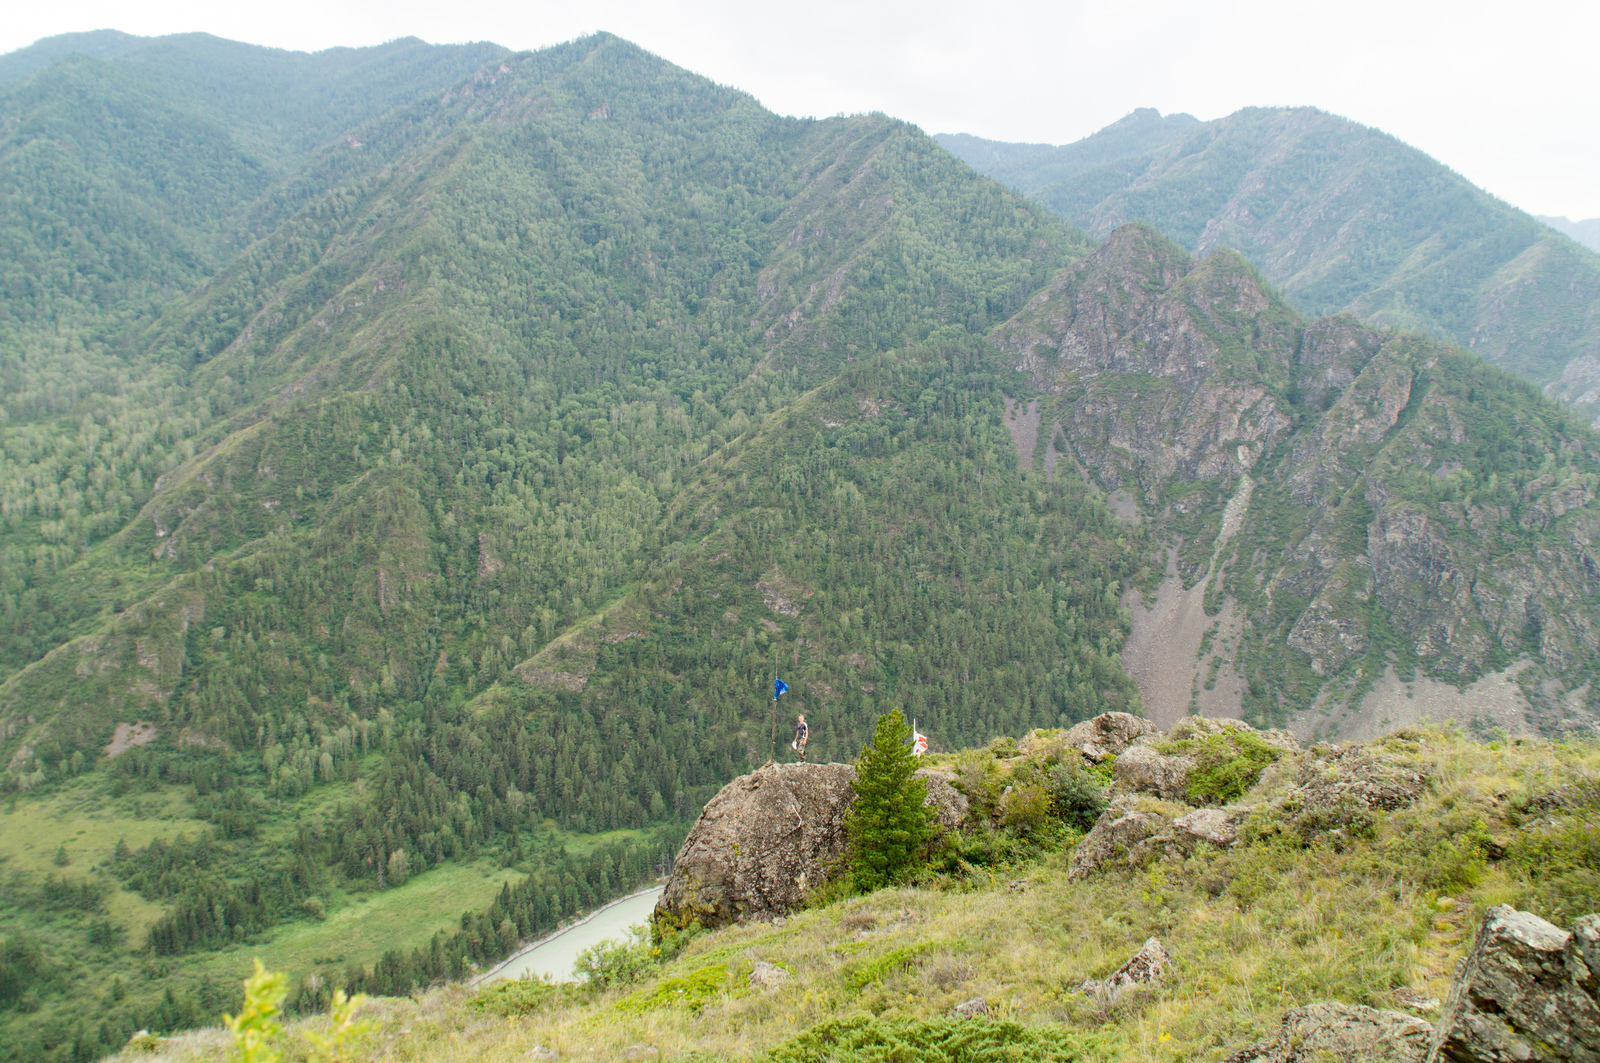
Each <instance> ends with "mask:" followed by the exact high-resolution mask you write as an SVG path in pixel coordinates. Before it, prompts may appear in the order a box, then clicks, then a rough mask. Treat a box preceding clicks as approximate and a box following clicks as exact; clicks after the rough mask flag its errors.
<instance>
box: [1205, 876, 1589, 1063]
mask: <svg viewBox="0 0 1600 1063" xmlns="http://www.w3.org/2000/svg"><path fill="white" fill-rule="evenodd" d="M1397 995H1398V994H1397ZM1434 1003H1435V1002H1433V1001H1428V1002H1427V1004H1429V1005H1432V1004H1434ZM1321 1059H1348V1060H1361V1061H1367V1060H1373V1061H1392V1063H1535V1061H1540V1063H1600V915H1586V916H1584V917H1583V918H1581V919H1579V920H1578V921H1577V922H1576V923H1575V924H1574V925H1573V928H1572V931H1571V932H1570V933H1569V932H1567V931H1565V930H1562V929H1561V928H1559V927H1557V926H1555V925H1553V924H1551V923H1549V922H1546V921H1545V920H1543V919H1540V918H1539V917H1538V916H1536V915H1533V914H1532V913H1529V912H1519V911H1517V910H1515V909H1513V908H1510V907H1508V906H1506V905H1496V906H1495V907H1493V908H1490V909H1489V911H1488V912H1486V913H1485V914H1484V919H1483V923H1482V925H1480V926H1479V928H1478V933H1477V936H1476V937H1475V938H1474V939H1473V942H1472V948H1471V950H1470V951H1469V952H1468V953H1467V958H1466V959H1465V960H1463V961H1462V962H1461V966H1460V967H1459V968H1457V970H1456V976H1455V980H1454V981H1453V982H1452V983H1451V986H1450V996H1449V999H1448V1000H1446V1002H1445V1005H1444V1011H1443V1013H1442V1014H1441V1015H1440V1017H1439V1022H1438V1024H1437V1025H1430V1024H1429V1023H1426V1022H1424V1021H1422V1020H1421V1019H1418V1018H1414V1017H1412V1016H1410V1015H1404V1014H1401V1013H1400V1012H1395V1011H1378V1010H1377V1009H1375V1008H1368V1007H1362V1006H1360V1005H1354V1004H1313V1005H1311V1006H1310V1007H1304V1008H1292V1009H1290V1010H1289V1011H1286V1012H1284V1015H1283V1025H1282V1027H1281V1028H1280V1029H1279V1031H1278V1032H1277V1033H1276V1034H1275V1035H1274V1036H1273V1037H1271V1038H1269V1039H1268V1040H1266V1041H1262V1042H1260V1043H1258V1044H1254V1045H1251V1046H1249V1047H1248V1048H1243V1049H1240V1050H1239V1051H1237V1052H1235V1053H1233V1054H1232V1055H1231V1056H1228V1057H1227V1059H1225V1060H1224V1061H1223V1063H1311V1061H1312V1060H1321Z"/></svg>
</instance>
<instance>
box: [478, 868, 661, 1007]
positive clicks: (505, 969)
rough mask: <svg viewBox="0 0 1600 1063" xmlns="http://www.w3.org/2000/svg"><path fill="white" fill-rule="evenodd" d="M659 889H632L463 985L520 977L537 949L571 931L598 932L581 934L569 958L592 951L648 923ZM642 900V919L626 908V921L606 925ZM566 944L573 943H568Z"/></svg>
mask: <svg viewBox="0 0 1600 1063" xmlns="http://www.w3.org/2000/svg"><path fill="white" fill-rule="evenodd" d="M662 889H663V886H661V885H659V884H658V885H654V886H648V887H646V888H645V889H642V890H636V891H635V892H633V893H630V894H628V895H627V896H626V897H618V898H617V899H616V900H613V901H610V902H608V903H606V904H604V905H602V906H600V907H599V908H596V909H595V910H594V911H592V912H590V913H589V914H587V915H585V916H584V917H583V918H582V919H579V920H577V921H576V922H572V923H568V924H567V925H566V926H563V927H560V928H559V929H557V930H553V931H551V932H550V933H548V934H546V935H545V936H544V937H542V938H539V939H538V940H537V941H532V942H530V943H528V944H526V945H523V946H522V947H520V948H518V949H517V951H516V952H514V953H512V954H511V955H510V956H508V957H506V958H505V959H504V960H502V961H500V962H499V963H497V964H495V966H493V967H491V968H490V969H489V970H487V971H485V972H484V973H482V974H480V975H477V976H476V977H474V978H472V979H471V980H470V981H468V982H467V985H469V986H479V985H484V984H487V983H488V982H492V981H494V980H495V979H497V978H520V977H522V976H523V975H524V974H525V973H526V972H528V971H529V969H530V968H531V966H532V964H531V963H530V961H531V960H532V958H533V954H534V953H535V952H538V951H539V950H540V949H543V948H545V947H546V946H549V945H554V944H556V943H557V942H558V941H560V940H561V939H563V938H566V937H567V936H568V935H569V934H572V933H573V932H575V931H578V932H581V931H583V930H584V929H586V928H587V929H589V930H591V931H596V930H598V931H599V932H598V933H590V934H585V935H584V941H583V943H582V944H581V946H577V947H575V948H573V949H572V950H571V951H572V956H573V958H576V956H577V953H578V952H579V951H582V949H584V948H592V947H593V946H594V945H595V944H598V943H599V942H601V941H606V940H610V939H611V938H613V937H620V936H621V935H622V933H623V932H624V931H626V930H627V929H628V928H629V927H631V926H635V925H637V924H638V923H641V922H648V921H649V915H648V911H649V909H652V908H654V906H655V898H657V897H659V896H660V895H661V891H662ZM642 898H649V900H650V905H649V907H648V908H646V909H645V911H646V914H645V916H644V918H642V919H640V918H635V917H634V916H635V913H634V912H633V911H632V910H631V908H630V909H628V910H627V912H626V913H625V914H626V917H627V920H628V921H627V922H624V923H621V924H620V925H617V926H614V927H613V926H609V925H606V924H607V922H608V921H609V920H615V919H616V918H617V917H618V916H619V915H623V914H624V913H622V912H619V909H622V908H623V907H624V906H628V905H632V904H634V903H635V902H638V901H639V900H641V899H642ZM597 922H598V923H599V924H600V925H599V926H597V925H596V924H597ZM569 944H574V943H572V942H569ZM551 980H552V981H574V980H575V979H573V978H572V977H571V976H570V974H569V975H568V976H566V977H562V978H552V979H551Z"/></svg>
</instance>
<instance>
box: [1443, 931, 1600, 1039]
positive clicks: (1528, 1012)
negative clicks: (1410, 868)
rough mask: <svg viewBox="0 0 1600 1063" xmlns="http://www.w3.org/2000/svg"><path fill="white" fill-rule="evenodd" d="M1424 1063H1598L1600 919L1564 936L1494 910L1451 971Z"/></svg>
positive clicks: (1561, 933) (1599, 1030)
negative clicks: (1534, 1062) (1556, 1062)
mask: <svg viewBox="0 0 1600 1063" xmlns="http://www.w3.org/2000/svg"><path fill="white" fill-rule="evenodd" d="M1427 1058H1428V1063H1441V1061H1444V1060H1452V1061H1454V1063H1526V1061H1531V1060H1562V1061H1568V1060H1570V1061H1573V1063H1600V915H1586V916H1584V917H1583V918H1582V919H1579V920H1578V921H1577V923H1576V924H1575V925H1574V926H1573V928H1572V932H1571V933H1568V932H1567V931H1565V930H1562V929H1561V928H1560V927H1557V926H1555V925H1554V924H1552V923H1548V922H1546V921H1545V920H1543V919H1540V918H1539V917H1538V916H1536V915H1533V914H1531V913H1529V912H1519V911H1517V910H1516V909H1514V908H1511V907H1510V906H1508V905H1504V904H1498V905H1495V906H1494V907H1493V908H1490V909H1489V910H1488V912H1486V913H1485V914H1484V919H1483V923H1482V925H1481V926H1479V927H1478V933H1477V936H1476V937H1475V938H1474V939H1473V941H1472V949H1471V950H1470V951H1469V952H1468V953H1467V958H1466V959H1465V960H1463V961H1462V962H1461V966H1460V968H1458V969H1457V971H1456V977H1455V981H1454V982H1453V983H1452V984H1451V986H1450V996H1449V998H1448V999H1447V1000H1446V1001H1445V1005H1444V1011H1443V1013H1442V1014H1441V1015H1440V1017H1439V1024H1438V1026H1437V1028H1436V1029H1435V1031H1434V1035H1433V1043H1432V1046H1431V1048H1430V1051H1429V1053H1428V1057H1427Z"/></svg>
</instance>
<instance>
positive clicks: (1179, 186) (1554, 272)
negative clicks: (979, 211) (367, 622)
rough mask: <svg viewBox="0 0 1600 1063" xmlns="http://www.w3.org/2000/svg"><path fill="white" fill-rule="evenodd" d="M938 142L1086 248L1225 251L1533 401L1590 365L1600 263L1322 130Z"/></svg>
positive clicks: (1418, 159) (1317, 120)
mask: <svg viewBox="0 0 1600 1063" xmlns="http://www.w3.org/2000/svg"><path fill="white" fill-rule="evenodd" d="M940 141H941V143H943V144H944V145H945V146H946V147H948V148H949V149H950V150H952V151H954V152H955V153H956V154H958V155H960V156H961V157H962V158H964V159H966V160H967V161H968V162H969V163H971V164H972V165H973V166H974V167H976V168H977V169H978V170H979V171H980V172H983V173H987V174H989V175H991V176H993V177H996V178H997V179H999V180H1001V181H1004V182H1005V183H1006V184H1007V185H1009V186H1011V187H1012V188H1015V189H1017V190H1018V191H1020V192H1022V193H1024V194H1025V195H1027V196H1029V197H1031V198H1033V199H1035V200H1036V201H1038V202H1040V203H1042V204H1044V205H1045V206H1048V207H1049V208H1050V209H1051V210H1053V211H1055V212H1056V213H1057V214H1058V215H1059V216H1060V217H1062V218H1064V219H1066V220H1067V221H1069V222H1070V223H1072V224H1074V225H1077V226H1080V227H1082V228H1083V229H1085V230H1087V231H1088V232H1089V233H1090V234H1091V235H1093V236H1104V235H1106V234H1107V233H1109V232H1110V231H1111V230H1113V229H1114V228H1116V227H1117V226H1118V225H1121V224H1124V223H1126V222H1130V221H1146V222H1149V223H1151V224H1153V225H1155V226H1156V227H1158V228H1159V229H1161V231H1162V232H1164V233H1166V234H1167V235H1168V236H1170V237H1172V238H1173V239H1175V240H1177V241H1178V242H1179V243H1181V244H1182V245H1183V246H1184V247H1186V248H1188V249H1189V250H1190V251H1193V252H1197V253H1200V254H1205V253H1207V252H1209V251H1211V250H1212V249H1214V248H1219V247H1229V248H1233V249H1235V250H1237V251H1239V252H1240V253H1242V254H1243V255H1244V256H1245V257H1246V258H1248V259H1249V260H1250V261H1251V262H1252V263H1254V264H1255V265H1256V267H1257V268H1259V269H1260V270H1261V272H1262V273H1263V275H1265V276H1266V278H1267V279H1268V280H1269V281H1271V282H1272V283H1273V284H1274V285H1276V286H1277V287H1278V288H1279V289H1280V290H1281V291H1282V292H1283V293H1284V295H1285V296H1287V297H1288V299H1289V300H1290V301H1291V302H1292V303H1294V304H1295V306H1296V307H1297V308H1299V309H1300V310H1301V312H1303V313H1305V314H1307V315H1309V316H1313V317H1318V316H1323V315H1327V314H1333V313H1337V312H1339V311H1348V312H1350V313H1353V314H1355V315H1356V316H1358V317H1360V318H1362V319H1363V320H1366V321H1368V322H1371V323H1374V324H1378V325H1386V326H1391V327H1399V328H1416V329H1421V330H1424V331H1426V332H1429V333H1431V334H1433V335H1435V336H1438V337H1444V338H1448V339H1450V340H1452V341H1453V342H1455V343H1457V344H1459V345H1460V346H1462V347H1464V348H1467V349H1469V350H1471V351H1472V352H1474V353H1476V354H1479V355H1481V356H1483V357H1484V358H1486V359H1488V360H1489V361H1491V362H1494V363H1495V364H1497V365H1500V366H1502V367H1504V368H1506V369H1508V370H1510V371H1512V372H1513V373H1516V374H1518V375H1520V376H1522V377H1525V378H1526V379H1529V380H1531V381H1533V382H1534V383H1536V384H1539V385H1541V386H1542V385H1546V384H1551V383H1553V382H1556V381H1559V380H1560V379H1561V377H1562V374H1563V371H1564V370H1566V369H1567V368H1568V366H1569V365H1571V364H1572V363H1574V361H1575V360H1579V359H1583V358H1585V357H1590V358H1592V357H1593V356H1594V355H1595V354H1596V352H1597V351H1600V257H1597V256H1596V255H1595V254H1594V253H1593V252H1591V251H1590V250H1589V249H1587V248H1585V247H1582V246H1580V245H1579V244H1577V243H1575V242H1574V241H1572V240H1569V239H1565V238H1563V237H1561V236H1559V235H1557V234H1556V233H1555V232H1553V231H1552V230H1551V229H1550V228H1549V227H1547V226H1545V225H1543V224H1541V223H1540V222H1539V221H1538V220H1536V219H1535V218H1533V217H1531V216H1529V215H1528V214H1525V213H1523V212H1522V211H1520V210H1517V209H1515V208H1513V207H1511V206H1509V205H1507V204H1505V203H1502V202H1501V201H1499V200H1497V199H1495V198H1494V197H1493V196H1490V195H1488V194H1486V193H1484V192H1483V191H1481V190H1479V189H1477V188H1475V187H1473V186H1472V185H1471V184H1469V183H1468V182H1467V181H1465V180H1464V179H1463V178H1461V177H1460V176H1458V175H1457V174H1455V173H1453V172H1451V171H1450V170H1449V169H1447V168H1446V167H1444V166H1443V165H1441V164H1440V163H1438V162H1436V161H1435V160H1433V159H1430V158H1429V157H1428V156H1426V155H1424V154H1423V153H1421V152H1420V151H1417V150H1416V149H1414V148H1411V147H1408V146H1407V145H1405V144H1403V143H1401V142H1400V141H1398V140H1396V139H1395V138H1393V137H1391V136H1387V135H1386V134H1383V133H1381V132H1379V131H1377V130H1374V129H1368V128H1366V127H1364V126H1360V125H1357V124H1355V123H1353V122H1350V121H1347V120H1345V119H1342V118H1339V117H1337V116H1334V115H1329V114H1324V113H1322V112H1320V111H1316V110H1313V109H1310V108H1299V109H1292V110H1290V109H1266V108H1249V109H1246V110H1243V111H1239V112H1238V113H1236V114H1232V115H1229V116H1228V117H1226V118H1220V119H1217V120H1216V121H1214V122H1206V123H1200V122H1196V121H1194V120H1193V119H1191V118H1189V117H1188V116H1187V115H1172V116H1167V117H1165V118H1163V117H1161V116H1160V115H1158V114H1157V113H1156V112H1154V111H1139V112H1135V113H1134V114H1132V115H1129V116H1128V117H1127V118H1125V119H1123V120H1122V121H1121V122H1118V123H1116V124H1115V125H1112V126H1109V127H1107V128H1106V129H1104V130H1102V131H1100V132H1099V133H1096V134H1095V135H1093V136H1091V137H1086V138H1085V139H1083V140H1081V141H1078V142H1076V143H1074V144H1068V145H1065V146H1062V147H1056V148H1049V147H1046V146H1021V145H1011V146H999V145H993V144H991V143H990V142H987V141H982V140H979V139H978V138H973V137H953V136H941V138H940ZM1023 147H1030V148H1031V150H1026V151H1024V150H1020V149H1021V148H1023ZM1572 397H1573V398H1577V397H1578V396H1577V395H1574V396H1572ZM1584 401H1586V402H1587V401H1590V400H1584ZM1586 408H1587V407H1586ZM1590 415H1591V416H1593V411H1591V414H1590Z"/></svg>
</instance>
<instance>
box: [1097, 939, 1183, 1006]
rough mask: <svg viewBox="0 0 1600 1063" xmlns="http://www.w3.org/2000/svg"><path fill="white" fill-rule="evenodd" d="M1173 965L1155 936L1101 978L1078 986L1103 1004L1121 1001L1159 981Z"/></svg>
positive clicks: (1164, 948)
mask: <svg viewBox="0 0 1600 1063" xmlns="http://www.w3.org/2000/svg"><path fill="white" fill-rule="evenodd" d="M1170 966H1172V957H1171V956H1169V955H1168V954H1167V950H1166V947H1165V946H1163V945H1162V944H1161V941H1160V940H1159V939H1157V938H1148V939H1146V941H1145V943H1144V945H1143V946H1141V947H1140V949H1139V951H1138V952H1136V953H1134V954H1133V956H1132V957H1130V958H1129V960H1128V962H1127V963H1125V964H1123V965H1122V966H1121V967H1118V968H1117V969H1116V970H1115V971H1113V972H1111V974H1109V975H1107V976H1106V977H1105V978H1102V979H1091V980H1090V981H1087V982H1085V983H1083V985H1081V986H1079V987H1078V992H1080V993H1087V994H1089V995H1090V996H1092V997H1094V998H1096V1000H1098V1001H1100V1002H1101V1003H1103V1004H1107V1005H1111V1004H1118V1003H1121V1001H1122V998H1123V997H1124V996H1126V995H1127V994H1128V993H1130V992H1133V991H1134V990H1138V989H1143V988H1145V987H1147V986H1150V985H1152V984H1154V983H1156V982H1159V981H1161V976H1162V974H1163V973H1165V971H1166V970H1167V968H1168V967H1170Z"/></svg>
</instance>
